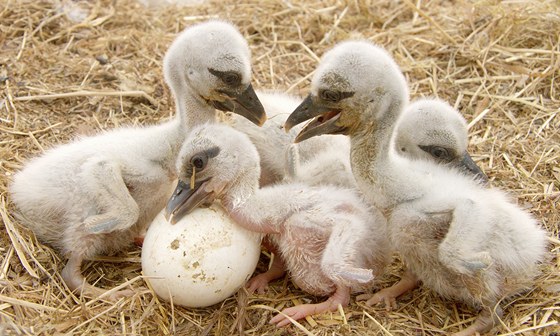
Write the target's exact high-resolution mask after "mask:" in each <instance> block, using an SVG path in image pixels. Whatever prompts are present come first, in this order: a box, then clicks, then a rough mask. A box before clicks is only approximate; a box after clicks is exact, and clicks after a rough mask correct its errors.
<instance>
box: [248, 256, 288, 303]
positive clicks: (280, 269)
mask: <svg viewBox="0 0 560 336" xmlns="http://www.w3.org/2000/svg"><path fill="white" fill-rule="evenodd" d="M284 274H286V266H285V264H284V260H282V257H281V256H280V255H279V254H275V255H274V260H272V265H270V269H269V270H268V271H266V272H264V273H261V274H258V275H256V276H254V277H252V278H251V280H249V281H248V282H247V285H245V287H247V291H248V292H249V293H253V292H255V291H257V293H259V294H264V292H265V290H266V288H267V287H268V283H269V282H271V281H272V280H276V279H278V278H281V277H282V276H284Z"/></svg>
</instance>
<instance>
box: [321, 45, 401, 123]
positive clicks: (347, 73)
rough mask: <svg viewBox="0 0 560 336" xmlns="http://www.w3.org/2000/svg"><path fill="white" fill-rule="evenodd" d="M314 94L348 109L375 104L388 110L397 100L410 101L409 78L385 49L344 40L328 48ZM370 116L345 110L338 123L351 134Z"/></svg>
mask: <svg viewBox="0 0 560 336" xmlns="http://www.w3.org/2000/svg"><path fill="white" fill-rule="evenodd" d="M366 73H367V74H368V76H364V74H366ZM311 94H312V95H313V96H315V97H316V99H318V100H322V101H323V103H324V104H325V105H327V106H331V107H333V108H335V109H341V110H345V111H346V112H351V111H364V110H371V105H374V106H376V107H377V108H376V109H375V110H385V109H386V108H383V107H387V106H389V105H391V104H392V103H393V101H395V100H398V101H402V102H406V101H407V100H408V89H407V85H406V80H405V78H404V76H403V75H402V73H401V71H400V69H399V67H398V66H397V64H396V63H395V62H394V61H393V59H392V58H391V56H390V55H389V54H388V53H387V51H385V49H383V48H381V47H378V46H376V45H374V44H372V43H370V42H367V41H348V42H343V43H340V44H338V45H337V46H335V47H334V48H333V49H331V50H330V51H328V52H327V53H326V54H325V55H324V56H323V58H322V61H321V63H320V65H319V67H318V68H317V71H316V74H315V76H313V81H312V83H311ZM347 98H350V99H347ZM372 102H373V103H374V104H371V103H372ZM329 103H330V104H329ZM345 107H351V108H345ZM366 116H367V115H366V114H361V115H355V114H354V113H343V114H342V115H341V116H340V120H339V122H338V124H340V125H343V126H345V127H346V128H348V129H349V130H350V133H351V132H352V131H353V130H354V126H355V124H356V121H357V120H360V121H361V122H363V123H365V122H368V120H367V119H366V120H362V118H363V117H366ZM374 117H378V116H376V115H374Z"/></svg>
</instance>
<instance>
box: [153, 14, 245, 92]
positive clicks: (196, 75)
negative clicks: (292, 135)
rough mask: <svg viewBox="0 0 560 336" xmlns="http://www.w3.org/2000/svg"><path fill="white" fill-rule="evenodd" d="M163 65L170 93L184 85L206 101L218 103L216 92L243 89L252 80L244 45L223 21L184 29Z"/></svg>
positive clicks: (209, 22) (232, 29) (233, 27)
mask: <svg viewBox="0 0 560 336" xmlns="http://www.w3.org/2000/svg"><path fill="white" fill-rule="evenodd" d="M163 64H164V76H165V80H166V81H167V83H168V84H169V86H170V87H171V88H172V89H173V88H182V87H183V85H184V84H185V83H186V84H187V85H188V86H190V87H191V88H192V89H193V90H194V92H196V93H197V94H198V95H200V96H201V97H203V98H204V99H206V100H219V99H217V97H216V95H217V96H219V94H218V92H216V89H218V90H220V89H224V90H231V87H232V86H238V87H239V90H241V89H242V88H243V89H244V88H246V87H247V86H248V85H249V83H250V79H251V67H250V64H251V52H250V50H249V46H248V45H247V41H245V39H244V38H243V36H242V35H241V34H240V33H239V31H238V30H237V28H236V27H235V26H233V25H232V24H230V23H227V22H225V21H218V20H212V21H207V22H204V23H201V24H198V25H195V26H192V27H189V28H187V29H185V30H184V31H183V32H182V33H181V34H180V35H179V36H178V37H177V38H176V39H175V40H174V41H173V43H172V45H171V47H170V48H169V49H168V51H167V53H166V55H165V58H164V60H163ZM233 84H235V85H233ZM238 93H239V92H238ZM221 100H223V99H221ZM221 100H219V101H221Z"/></svg>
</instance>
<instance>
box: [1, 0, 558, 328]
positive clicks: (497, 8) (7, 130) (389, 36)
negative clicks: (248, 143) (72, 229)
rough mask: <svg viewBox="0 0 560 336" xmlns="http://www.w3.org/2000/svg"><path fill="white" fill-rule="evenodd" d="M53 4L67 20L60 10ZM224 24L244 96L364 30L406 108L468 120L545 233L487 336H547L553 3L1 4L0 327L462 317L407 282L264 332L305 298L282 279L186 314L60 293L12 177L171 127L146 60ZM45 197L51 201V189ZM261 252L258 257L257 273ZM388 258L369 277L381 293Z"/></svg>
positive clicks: (297, 84)
mask: <svg viewBox="0 0 560 336" xmlns="http://www.w3.org/2000/svg"><path fill="white" fill-rule="evenodd" d="M69 5H73V6H79V7H80V8H82V9H83V11H72V12H68V11H67V12H66V13H65V11H64V10H63V8H66V9H68V8H69V7H68V6H69ZM212 17H221V18H227V19H230V20H231V21H233V22H234V23H235V24H236V25H238V26H239V27H240V30H241V31H242V33H243V34H244V36H245V37H246V38H247V39H248V40H249V43H250V45H251V48H252V51H253V63H254V65H253V72H254V78H255V79H254V81H255V82H256V83H255V87H257V88H261V89H263V88H270V89H278V90H282V91H288V92H291V93H295V94H301V95H303V94H305V93H306V90H307V89H308V86H309V78H310V76H311V71H313V69H314V68H315V66H316V65H317V61H318V57H320V55H322V54H323V52H324V51H325V50H326V49H328V48H330V47H331V46H332V45H333V44H334V43H336V42H338V41H341V40H343V39H346V38H351V37H362V38H367V39H370V40H372V41H375V42H377V43H379V44H381V45H383V46H385V47H386V48H387V49H388V50H389V51H390V52H391V53H392V54H393V55H394V57H395V59H396V61H397V63H399V65H400V66H401V67H402V69H403V71H404V72H405V74H406V76H407V79H408V81H409V83H410V87H411V93H412V96H413V97H421V96H439V97H441V98H444V99H446V100H447V101H449V102H450V103H451V104H453V105H455V106H456V107H458V108H459V109H460V110H461V111H462V112H463V114H464V115H465V117H466V118H467V120H469V121H470V125H469V126H470V151H471V152H472V153H473V154H474V158H475V160H476V161H477V163H478V164H479V165H480V166H481V167H482V168H483V169H484V171H485V172H486V173H487V174H488V176H489V177H490V178H491V183H492V185H494V186H497V187H501V188H504V189H507V190H509V191H510V193H511V195H512V196H513V197H516V198H517V199H518V201H519V203H520V204H522V205H523V206H525V207H526V208H528V209H530V210H531V211H532V213H533V214H534V215H535V216H536V217H537V218H539V220H540V221H541V222H542V224H543V225H544V226H545V227H546V228H547V229H548V231H549V232H550V235H551V237H553V238H552V239H551V243H550V250H551V259H550V261H549V262H548V263H547V264H546V265H544V266H543V267H542V269H543V274H542V276H540V277H539V278H538V279H537V281H536V285H535V287H534V289H532V290H531V291H529V292H527V293H525V294H524V295H521V296H519V297H517V298H515V299H514V300H510V301H509V302H508V303H507V304H506V309H505V315H504V318H503V325H502V326H500V327H497V328H495V329H494V330H493V333H495V334H523V335H533V334H537V335H556V334H557V333H558V332H560V327H559V326H558V321H559V320H560V308H559V307H560V271H559V270H560V261H559V258H558V255H559V251H560V241H559V239H558V231H559V229H558V223H559V220H560V214H559V211H558V204H559V202H560V192H559V189H560V166H559V160H560V134H559V130H560V116H559V115H558V113H559V109H560V101H559V97H558V90H559V85H558V84H557V80H558V76H559V75H560V72H559V70H558V69H559V64H560V41H559V32H560V9H559V7H558V2H557V1H522V0H519V1H503V2H501V3H500V2H499V1H478V2H466V1H456V2H449V1H441V0H433V1H427V0H416V1H412V0H400V1H381V0H377V1H375V0H372V1H366V0H362V1H358V0H355V1H337V0H326V1H295V0H294V1H281V0H271V1H266V2H261V1H247V3H243V4H242V3H238V1H235V0H222V1H215V2H210V3H206V4H204V5H201V6H197V7H187V8H179V9H177V8H170V7H167V8H146V7H143V6H141V5H139V4H138V3H136V2H134V1H132V0H127V1H99V2H93V1H91V2H68V3H66V7H64V6H62V3H60V2H55V1H31V0H29V1H26V0H2V2H1V3H0V48H1V49H0V50H1V52H0V89H1V90H2V91H1V97H0V131H1V136H0V143H1V146H0V158H1V161H0V175H1V179H0V211H1V218H2V222H3V227H4V228H3V229H2V230H1V231H0V334H6V335H16V334H23V335H57V334H107V335H114V334H127V335H128V334H130V335H135V334H143V335H158V334H162V335H163V334H184V335H223V334H229V333H241V334H242V333H243V332H244V333H246V334H251V335H282V334H298V335H300V334H301V335H303V334H306V335H312V334H314V335H334V334H337V335H377V334H379V335H411V334H417V335H440V334H446V333H448V332H452V331H457V330H458V328H461V327H464V326H466V325H468V324H469V323H471V322H472V320H473V318H474V316H475V314H476V312H475V311H473V310H472V309H470V308H468V307H464V306H462V305H460V304H456V303H454V302H451V301H447V300H443V299H441V298H440V297H438V296H437V295H436V294H434V293H433V292H432V291H430V290H428V289H426V288H419V289H417V290H415V291H413V292H412V293H409V294H406V295H405V296H403V297H402V298H400V300H399V303H400V305H399V309H398V310H396V311H393V312H390V313H387V312H385V311H384V309H382V308H377V307H374V308H368V307H366V306H364V305H363V304H362V303H360V302H358V303H357V302H352V303H351V305H350V306H349V307H346V308H344V311H343V312H338V313H333V314H327V315H323V316H315V317H313V318H310V319H307V321H302V322H301V326H299V327H298V326H292V327H290V328H287V329H276V328H275V327H273V326H269V325H268V324H267V321H268V320H269V319H270V317H271V316H272V314H274V313H275V312H274V311H273V310H274V309H282V308H283V307H286V306H290V305H293V304H295V303H297V302H304V301H315V300H318V299H317V298H314V297H311V296H309V295H306V294H305V293H303V292H301V291H299V290H298V289H297V288H294V286H293V285H292V284H291V283H290V282H289V281H288V280H286V279H284V280H281V281H276V282H274V283H273V284H272V285H271V289H270V291H269V292H268V294H266V295H263V296H251V297H247V296H246V295H245V294H244V293H240V294H238V295H237V296H236V297H234V298H231V299H228V300H226V301H225V302H223V303H222V304H218V305H216V306H213V307H210V308H207V309H185V308H181V307H173V306H172V305H170V304H168V303H164V302H160V301H159V300H158V299H157V298H155V297H154V296H153V295H152V294H151V293H150V292H149V291H139V292H138V294H137V295H135V296H134V297H132V298H129V299H126V300H121V301H119V302H118V303H117V304H112V303H109V302H105V301H103V300H89V299H86V298H83V297H81V296H80V295H74V294H71V293H69V291H68V290H67V289H66V288H65V286H64V284H63V282H62V279H61V277H60V274H59V271H60V270H61V268H62V266H63V263H64V260H62V259H61V258H60V257H59V256H58V255H57V254H56V253H54V252H53V251H52V250H51V249H50V248H48V247H46V246H44V245H41V244H39V243H38V242H37V241H36V239H35V238H34V236H33V235H32V234H31V233H30V232H29V231H28V230H26V229H25V228H24V227H22V226H20V223H18V222H17V221H15V220H14V219H13V218H12V216H11V210H12V209H13V205H12V204H10V202H9V198H8V195H7V185H8V183H9V181H10V179H11V176H12V175H13V174H14V173H15V172H16V171H17V170H19V169H20V168H21V167H22V165H23V164H24V163H25V161H26V160H28V159H29V158H31V157H33V156H35V155H37V154H40V153H41V152H42V151H44V150H45V149H47V148H50V147H52V146H54V145H57V144H60V143H65V142H67V141H69V140H71V139H73V138H75V137H76V136H78V135H83V134H92V133H95V132H98V131H100V130H104V129H112V128H114V127H118V126H121V125H125V124H134V125H146V124H152V123H155V122H158V121H159V120H162V119H164V118H167V117H169V116H170V115H172V114H173V113H174V112H173V111H174V110H173V109H174V106H173V101H172V99H171V97H170V93H169V90H168V88H167V87H166V86H165V83H164V82H163V79H162V73H161V60H162V58H163V54H164V53H165V51H166V48H167V47H168V45H169V44H170V42H171V41H172V39H173V38H174V36H175V34H176V33H177V32H179V31H180V30H181V29H183V28H184V27H185V26H187V25H190V24H192V23H194V22H198V21H201V20H204V19H207V18H212ZM53 197H56V195H53ZM267 262H268V259H267V258H266V257H264V256H263V258H262V261H261V263H260V265H259V270H261V271H262V270H264V269H265V268H266V264H267ZM401 267H402V266H401V264H400V263H399V262H398V260H396V261H395V263H394V264H393V265H392V266H391V267H390V268H389V269H388V271H387V274H386V275H385V276H384V277H383V278H381V279H380V281H379V283H378V284H377V286H378V287H379V288H381V287H384V286H389V285H391V284H392V283H394V282H395V281H396V280H397V279H398V275H399V274H400V272H401ZM84 270H85V274H86V276H87V279H88V280H89V281H90V282H91V283H96V284H97V285H98V286H100V287H104V288H113V287H114V286H117V285H119V284H122V283H126V285H127V286H131V287H132V288H141V287H142V286H143V285H144V283H143V280H142V279H141V278H140V277H139V276H140V274H141V267H140V251H139V250H138V249H135V248H131V249H130V250H129V251H126V252H123V253H121V254H119V255H117V256H112V257H100V258H99V259H97V260H93V261H90V262H87V263H86V264H85V265H84Z"/></svg>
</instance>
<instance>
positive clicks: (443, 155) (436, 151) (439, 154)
mask: <svg viewBox="0 0 560 336" xmlns="http://www.w3.org/2000/svg"><path fill="white" fill-rule="evenodd" d="M430 154H432V156H434V157H436V158H438V159H442V160H443V159H447V158H448V157H449V152H448V151H447V149H445V148H443V147H438V146H434V147H432V149H431V150H430Z"/></svg>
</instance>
